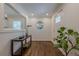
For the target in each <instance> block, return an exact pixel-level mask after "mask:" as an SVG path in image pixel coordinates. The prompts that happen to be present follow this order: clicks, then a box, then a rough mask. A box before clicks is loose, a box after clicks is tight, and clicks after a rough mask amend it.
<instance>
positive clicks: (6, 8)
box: [4, 4, 20, 16]
mask: <svg viewBox="0 0 79 59" xmlns="http://www.w3.org/2000/svg"><path fill="white" fill-rule="evenodd" d="M4 12H5V15H7V16H20V14H19V13H18V12H17V11H16V10H15V9H14V8H13V7H12V6H10V5H8V4H4Z"/></svg>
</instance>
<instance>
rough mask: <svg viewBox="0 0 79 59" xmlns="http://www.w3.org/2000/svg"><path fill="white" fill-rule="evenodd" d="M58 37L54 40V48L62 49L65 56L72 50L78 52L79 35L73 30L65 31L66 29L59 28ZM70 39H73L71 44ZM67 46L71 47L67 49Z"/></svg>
mask: <svg viewBox="0 0 79 59" xmlns="http://www.w3.org/2000/svg"><path fill="white" fill-rule="evenodd" d="M57 32H58V35H57V37H56V38H55V40H56V42H57V43H56V44H55V47H57V48H62V49H63V51H64V52H65V55H66V56H67V55H68V54H69V52H70V51H71V50H72V49H76V50H79V33H78V32H76V31H74V30H73V29H66V27H60V28H59V29H58V30H57ZM71 37H72V38H73V39H75V43H73V42H72V41H71V40H70V39H71ZM69 44H70V45H71V47H69Z"/></svg>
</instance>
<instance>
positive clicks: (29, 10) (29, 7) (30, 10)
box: [5, 3, 61, 17]
mask: <svg viewBox="0 0 79 59" xmlns="http://www.w3.org/2000/svg"><path fill="white" fill-rule="evenodd" d="M13 4H14V5H16V6H17V8H18V9H19V10H20V11H22V10H23V12H22V13H24V14H25V15H27V16H30V17H51V16H52V15H53V13H54V12H55V10H56V9H57V7H58V6H59V5H61V4H58V3H13ZM16 6H15V7H16ZM5 11H6V13H7V14H8V15H19V14H18V13H17V12H16V10H14V9H13V8H11V7H10V6H8V5H5ZM46 14H48V15H46Z"/></svg>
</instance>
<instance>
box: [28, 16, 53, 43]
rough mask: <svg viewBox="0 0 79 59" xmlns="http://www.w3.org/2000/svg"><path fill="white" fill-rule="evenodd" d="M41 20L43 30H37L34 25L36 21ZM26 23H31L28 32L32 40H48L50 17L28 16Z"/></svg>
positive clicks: (49, 37) (49, 38) (49, 36)
mask: <svg viewBox="0 0 79 59" xmlns="http://www.w3.org/2000/svg"><path fill="white" fill-rule="evenodd" d="M39 20H41V21H42V22H43V23H44V28H43V30H38V29H37V27H36V23H37V21H39ZM27 24H30V25H32V27H31V28H29V32H30V33H31V34H32V37H33V40H34V41H50V40H51V38H52V36H51V19H50V18H35V17H33V18H28V21H27Z"/></svg>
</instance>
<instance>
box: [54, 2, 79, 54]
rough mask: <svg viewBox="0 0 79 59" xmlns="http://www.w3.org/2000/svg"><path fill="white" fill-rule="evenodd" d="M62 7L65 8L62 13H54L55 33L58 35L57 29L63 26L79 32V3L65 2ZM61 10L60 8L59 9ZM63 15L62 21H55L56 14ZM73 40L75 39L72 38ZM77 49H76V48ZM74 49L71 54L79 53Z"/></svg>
mask: <svg viewBox="0 0 79 59" xmlns="http://www.w3.org/2000/svg"><path fill="white" fill-rule="evenodd" d="M61 9H63V10H62V11H61V12H60V13H55V14H54V15H53V21H54V35H55V36H56V35H57V33H56V31H57V29H58V28H59V27H61V26H65V27H67V28H71V29H74V30H76V31H78V32H79V4H73V3H72V4H64V5H63V6H62V7H61ZM58 11H59V10H58ZM57 14H58V15H59V16H61V22H59V23H57V24H56V23H55V19H54V17H55V15H57ZM55 36H54V37H55ZM72 41H73V39H72ZM75 51H76V50H75ZM75 51H73V52H72V53H70V55H79V54H78V52H75Z"/></svg>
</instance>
